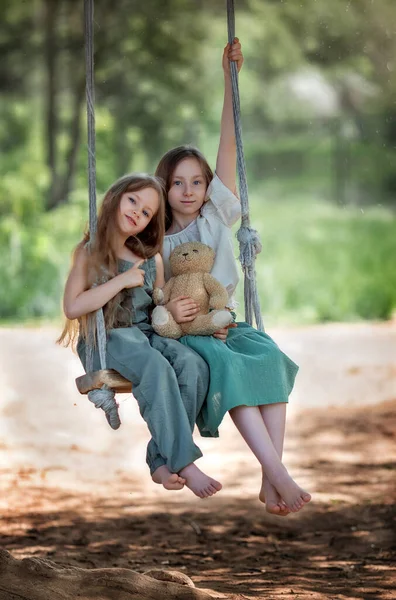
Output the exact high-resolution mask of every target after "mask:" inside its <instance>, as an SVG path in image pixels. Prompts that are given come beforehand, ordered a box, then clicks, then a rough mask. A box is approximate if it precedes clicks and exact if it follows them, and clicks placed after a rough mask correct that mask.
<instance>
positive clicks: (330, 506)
mask: <svg viewBox="0 0 396 600" xmlns="http://www.w3.org/2000/svg"><path fill="white" fill-rule="evenodd" d="M270 333H271V334H272V335H273V336H274V337H275V339H277V341H278V342H279V344H280V345H281V346H282V348H283V349H284V350H285V351H286V352H288V353H289V354H290V355H291V356H292V357H293V358H294V359H295V360H296V362H298V363H299V364H300V367H301V372H300V374H299V376H298V382H297V386H296V389H295V392H294V393H293V398H292V401H291V403H290V407H289V408H290V410H289V419H288V431H287V443H286V452H285V462H286V464H287V466H288V468H289V469H290V471H291V473H292V474H293V475H294V476H295V477H296V478H297V479H298V481H299V482H301V484H302V485H304V486H306V487H307V488H308V489H309V490H310V491H311V492H312V493H313V495H314V502H312V503H311V505H310V506H308V507H307V508H306V509H304V511H302V512H301V513H299V514H298V515H293V516H290V517H288V518H287V519H279V518H276V517H270V516H268V515H267V514H266V513H265V512H264V511H263V508H262V505H261V504H260V503H259V502H258V500H257V491H258V487H259V481H260V473H259V470H258V468H257V465H256V463H255V461H254V460H252V458H251V455H250V453H249V452H248V450H247V449H246V447H245V445H244V443H243V441H242V440H240V439H239V438H238V437H237V436H236V434H235V430H234V429H233V426H232V424H231V422H230V420H229V419H226V420H225V422H224V424H223V426H222V430H221V438H220V439H219V440H202V439H199V444H200V445H201V447H202V450H203V451H204V454H205V456H204V458H203V459H202V460H201V461H200V466H202V468H206V469H207V470H208V471H210V473H211V474H212V475H213V476H215V477H217V478H219V479H220V480H221V481H222V482H223V484H224V490H223V491H222V492H221V494H218V496H217V497H216V498H213V499H211V500H208V501H199V500H198V499H196V498H195V497H194V496H193V495H192V494H191V493H190V492H189V491H188V490H183V491H182V492H178V493H167V492H165V491H163V490H161V489H160V488H159V487H158V486H155V485H154V484H152V483H151V480H150V478H149V476H148V473H147V469H146V466H145V446H146V443H147V439H148V436H147V432H146V429H145V425H144V423H143V422H142V421H141V418H140V416H139V414H138V412H137V410H136V405H135V402H134V400H133V398H131V397H121V417H122V421H123V424H122V427H121V429H120V430H119V431H117V432H113V431H112V430H111V429H110V428H109V427H108V425H107V423H106V422H105V419H104V417H103V414H101V411H97V410H95V409H94V408H93V406H92V405H91V404H90V403H89V402H88V401H87V399H86V398H85V397H81V396H79V395H78V393H77V392H76V390H75V387H74V378H75V377H76V376H77V375H79V374H80V373H81V368H80V365H79V362H78V359H76V357H75V356H73V355H72V354H71V353H70V351H68V350H65V349H62V348H58V347H56V346H54V345H53V340H54V338H55V337H56V334H57V332H56V331H55V330H54V329H50V328H45V329H40V330H38V329H20V328H18V329H0V389H1V396H2V398H1V405H0V406H1V419H0V482H1V489H2V492H3V493H2V495H1V497H0V510H1V514H2V517H3V518H2V521H1V524H0V534H1V535H2V546H3V547H4V548H6V549H7V550H9V551H10V552H12V554H13V555H14V556H15V557H18V558H21V557H25V556H42V557H50V558H51V559H52V560H54V561H55V562H57V563H60V564H73V565H78V566H83V567H105V566H119V567H128V568H132V569H135V570H137V571H145V570H147V569H148V568H151V567H155V566H157V567H158V566H161V567H165V568H168V567H169V568H172V569H176V570H179V571H184V572H186V573H187V574H188V575H189V576H190V577H192V579H193V580H194V582H195V583H196V585H197V586H198V587H200V588H203V589H208V590H210V591H211V593H213V594H214V595H217V597H222V596H223V595H227V597H235V598H268V599H271V598H279V597H281V598H287V599H289V598H293V599H296V598H299V599H300V600H302V599H304V600H305V599H308V598H310V599H314V600H316V599H317V598H320V599H322V598H351V599H355V598H356V599H360V598H370V599H373V600H374V599H381V600H382V599H384V600H385V599H388V598H389V599H390V598H394V597H395V596H394V594H393V592H392V583H394V579H395V571H394V570H392V569H393V565H394V559H395V555H396V542H395V539H396V515H395V511H394V508H393V503H394V499H395V491H396V485H395V479H396V478H395V459H396V444H395V437H396V326H395V325H390V324H385V325H353V326H351V325H329V326H324V327H315V328H302V329H294V330H287V331H286V330H285V331H283V330H277V331H271V332H270ZM312 407H315V408H312ZM392 560H393V563H392Z"/></svg>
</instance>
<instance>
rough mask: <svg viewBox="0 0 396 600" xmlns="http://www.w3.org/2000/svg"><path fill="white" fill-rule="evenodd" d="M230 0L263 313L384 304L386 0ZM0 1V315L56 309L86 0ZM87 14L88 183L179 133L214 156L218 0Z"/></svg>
mask: <svg viewBox="0 0 396 600" xmlns="http://www.w3.org/2000/svg"><path fill="white" fill-rule="evenodd" d="M236 8H237V34H238V35H239V37H240V39H241V41H242V43H243V49H244V53H245V57H246V62H245V66H244V68H243V71H242V73H241V77H240V80H241V82H240V83H241V100H242V112H243V115H242V116H243V127H244V139H245V153H246V158H247V166H248V174H249V182H250V191H251V203H252V217H253V222H254V224H255V226H256V227H257V228H258V229H259V230H260V232H261V235H262V240H263V244H264V250H263V253H262V255H261V256H260V257H259V259H258V262H257V270H258V278H259V285H260V291H261V297H262V303H263V311H264V316H265V319H266V322H267V323H268V322H294V323H300V322H317V321H324V320H346V319H356V318H365V319H366V318H380V319H386V318H390V317H391V315H392V312H393V311H394V309H395V306H396V273H395V269H394V266H393V265H394V264H395V258H396V242H395V239H396V236H395V234H394V227H395V216H394V208H395V205H396V202H395V199H396V167H395V164H396V163H395V158H396V150H395V148H396V78H395V76H394V70H395V68H396V64H395V60H396V59H395V57H396V34H395V31H394V28H393V26H392V24H393V23H394V22H395V18H396V6H395V4H394V2H393V0H375V1H374V2H373V1H372V0H354V2H350V1H347V0H333V2H332V3H331V4H330V3H328V2H327V0H300V2H298V3H295V2H292V1H291V0H288V1H287V0H283V1H282V0H239V1H237V2H236ZM0 17H1V20H0V22H1V25H0V53H1V56H2V61H1V64H0V94H1V103H0V151H1V156H2V160H1V163H0V216H1V223H0V267H1V272H2V286H1V288H0V319H2V320H3V321H4V320H18V319H24V320H25V319H30V318H32V317H43V318H53V317H57V316H59V314H60V297H61V294H62V288H63V282H64V279H65V276H66V273H67V269H68V266H69V256H70V254H71V250H72V248H73V245H74V244H75V243H77V241H78V240H79V238H80V236H81V231H82V230H83V228H84V226H85V223H86V220H87V212H88V208H87V204H88V201H87V189H86V187H87V184H86V147H85V117H84V103H85V93H84V92H85V90H84V85H85V81H84V78H85V74H84V40H83V29H84V28H83V2H81V1H79V0H32V1H31V2H13V1H12V0H0ZM95 24H96V29H95V50H96V52H95V73H96V109H97V119H96V120H97V123H96V125H97V173H98V192H99V194H101V193H102V192H104V191H105V189H106V188H107V187H108V185H110V183H111V182H112V181H113V180H114V179H115V178H117V177H118V176H120V175H122V174H123V173H125V172H127V171H131V170H148V171H153V170H154V169H155V166H156V163H157V161H158V159H159V158H160V156H161V154H162V153H163V152H164V151H165V150H167V149H168V148H169V147H171V146H173V145H176V144H179V143H187V142H189V143H194V144H196V145H199V147H200V148H201V149H202V150H203V152H204V153H205V154H206V155H207V156H208V157H209V158H210V160H211V162H212V164H214V161H215V157H216V152H217V143H218V134H219V120H220V113H221V106H222V95H223V90H222V72H221V54H222V48H223V46H224V44H225V40H226V19H225V2H223V0H222V1H220V0H215V1H213V0H168V1H167V2H163V1H162V0H145V2H141V1H140V2H138V1H136V0H118V1H117V2H115V3H113V4H112V3H109V2H107V1H106V0H96V2H95ZM240 316H243V314H241V315H240Z"/></svg>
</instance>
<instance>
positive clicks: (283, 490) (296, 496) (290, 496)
mask: <svg viewBox="0 0 396 600" xmlns="http://www.w3.org/2000/svg"><path fill="white" fill-rule="evenodd" d="M271 483H272V485H273V486H274V487H275V489H276V491H277V492H278V494H279V495H280V496H281V498H283V500H284V502H285V504H286V506H287V508H289V510H290V511H291V512H298V511H299V510H301V509H302V508H303V507H304V506H305V504H307V502H309V501H310V500H311V494H308V492H306V491H305V490H303V489H302V488H300V486H299V485H297V483H296V482H295V481H294V479H292V478H291V477H290V475H289V474H288V472H287V471H286V469H285V471H284V473H281V474H279V475H278V476H277V477H275V478H274V479H273V481H272V482H271Z"/></svg>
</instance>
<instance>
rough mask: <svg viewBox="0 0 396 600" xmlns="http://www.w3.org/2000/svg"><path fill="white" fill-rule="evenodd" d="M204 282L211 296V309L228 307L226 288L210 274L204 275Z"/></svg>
mask: <svg viewBox="0 0 396 600" xmlns="http://www.w3.org/2000/svg"><path fill="white" fill-rule="evenodd" d="M203 282H204V285H205V289H206V291H207V292H208V294H209V308H214V309H221V308H224V307H225V306H227V302H228V293H227V290H226V289H225V287H224V286H223V285H222V284H221V283H220V282H219V281H217V279H215V278H214V277H213V275H211V274H210V273H204V278H203Z"/></svg>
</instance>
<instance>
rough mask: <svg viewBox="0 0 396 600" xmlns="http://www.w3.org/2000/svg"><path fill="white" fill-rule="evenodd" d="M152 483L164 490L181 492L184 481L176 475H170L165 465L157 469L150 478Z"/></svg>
mask: <svg viewBox="0 0 396 600" xmlns="http://www.w3.org/2000/svg"><path fill="white" fill-rule="evenodd" d="M151 479H152V480H153V481H154V483H159V484H161V485H163V486H164V488H165V489H166V490H182V489H183V488H184V484H185V483H186V480H185V479H184V478H183V477H180V475H178V474H177V473H171V472H170V471H169V469H168V467H167V466H166V465H162V466H161V467H158V469H156V470H155V471H154V473H153V474H152V476H151Z"/></svg>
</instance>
